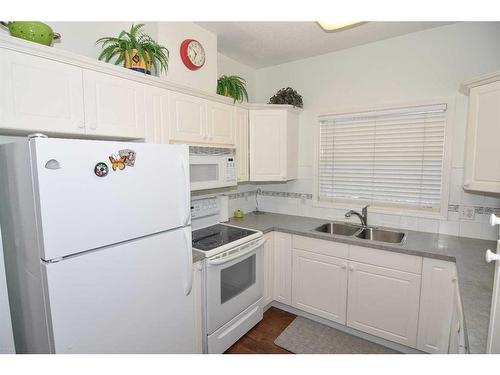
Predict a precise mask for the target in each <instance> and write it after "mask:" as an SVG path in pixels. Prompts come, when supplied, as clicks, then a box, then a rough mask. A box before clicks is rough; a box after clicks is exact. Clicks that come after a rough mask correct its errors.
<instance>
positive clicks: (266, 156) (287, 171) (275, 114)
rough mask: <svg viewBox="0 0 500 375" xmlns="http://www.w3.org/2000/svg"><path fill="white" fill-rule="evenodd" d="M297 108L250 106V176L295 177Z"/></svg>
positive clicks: (263, 178) (262, 178)
mask: <svg viewBox="0 0 500 375" xmlns="http://www.w3.org/2000/svg"><path fill="white" fill-rule="evenodd" d="M299 113H300V112H299V111H298V110H294V109H291V108H282V109H250V180H251V181H287V180H292V179H295V178H297V170H298V132H299Z"/></svg>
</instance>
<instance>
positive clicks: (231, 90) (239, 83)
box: [217, 75, 248, 103]
mask: <svg viewBox="0 0 500 375" xmlns="http://www.w3.org/2000/svg"><path fill="white" fill-rule="evenodd" d="M246 84H247V81H245V79H243V78H241V77H238V76H226V75H223V76H220V77H219V79H218V80H217V94H219V95H224V96H229V97H231V98H233V100H234V101H233V103H236V101H238V102H242V101H243V99H245V100H246V101H247V102H248V93H247V89H246V87H245V86H246Z"/></svg>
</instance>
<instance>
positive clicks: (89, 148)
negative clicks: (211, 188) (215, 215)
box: [30, 138, 190, 260]
mask: <svg viewBox="0 0 500 375" xmlns="http://www.w3.org/2000/svg"><path fill="white" fill-rule="evenodd" d="M127 149H128V150H133V151H135V164H134V166H125V168H124V169H122V170H120V169H119V166H118V165H117V168H116V170H113V168H112V163H111V162H110V160H109V157H110V156H111V155H115V156H116V157H117V158H118V155H119V151H120V150H127ZM30 150H31V153H32V154H33V157H32V163H33V178H34V184H35V192H36V191H38V195H37V194H36V193H35V197H36V198H37V199H38V202H37V203H38V205H39V217H40V223H39V230H40V232H41V234H42V236H41V238H42V242H43V243H42V258H43V259H45V260H48V259H55V258H59V257H63V256H66V255H70V254H75V253H78V252H82V251H85V250H90V249H95V248H98V247H101V246H106V245H110V244H114V243H118V242H121V241H126V240H129V239H133V238H138V237H141V236H146V235H149V234H152V233H158V232H161V231H164V230H169V229H172V228H178V227H182V226H185V225H189V221H190V202H189V201H190V188H189V169H188V168H189V164H188V162H189V159H188V158H189V154H188V149H187V146H183V145H156V144H144V143H122V142H104V141H90V140H69V139H43V138H39V139H33V140H31V141H30ZM99 162H103V163H105V164H106V165H107V166H108V168H109V172H108V174H107V175H106V176H104V177H98V176H97V175H96V173H95V172H94V168H95V166H96V164H97V163H99Z"/></svg>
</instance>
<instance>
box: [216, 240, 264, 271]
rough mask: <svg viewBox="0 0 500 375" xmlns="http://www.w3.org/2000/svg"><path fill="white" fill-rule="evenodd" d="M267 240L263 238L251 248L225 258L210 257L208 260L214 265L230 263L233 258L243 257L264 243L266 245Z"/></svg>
mask: <svg viewBox="0 0 500 375" xmlns="http://www.w3.org/2000/svg"><path fill="white" fill-rule="evenodd" d="M266 240H267V238H262V239H261V240H259V241H258V242H257V243H256V244H255V245H254V246H251V247H250V248H248V249H245V250H241V251H240V252H238V253H236V254H234V255H232V256H230V257H224V258H218V259H209V260H208V264H210V265H212V266H217V265H220V264H224V263H229V262H231V261H232V260H235V259H238V258H241V257H243V256H245V255H247V254H249V253H251V252H252V251H254V250H255V249H257V248H259V247H261V246H262V245H264V243H265V242H266Z"/></svg>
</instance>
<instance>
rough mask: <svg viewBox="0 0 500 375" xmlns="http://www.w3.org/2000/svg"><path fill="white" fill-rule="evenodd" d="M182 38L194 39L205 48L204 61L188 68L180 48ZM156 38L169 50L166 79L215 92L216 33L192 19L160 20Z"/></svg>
mask: <svg viewBox="0 0 500 375" xmlns="http://www.w3.org/2000/svg"><path fill="white" fill-rule="evenodd" d="M185 39H196V40H197V41H199V42H200V43H201V44H202V45H203V48H204V49H205V56H206V60H205V65H204V66H203V67H202V68H200V69H198V70H196V71H191V70H189V69H188V68H186V67H185V66H184V64H183V63H182V60H181V57H180V54H179V48H180V45H181V43H182V41H184V40H185ZM158 42H159V43H160V44H163V45H165V46H167V47H168V49H169V50H170V62H169V68H168V74H167V76H166V77H165V79H166V80H168V81H171V82H174V83H178V84H181V85H185V86H189V87H192V88H196V89H199V90H203V91H207V92H210V93H215V90H216V88H217V35H215V34H213V33H211V32H210V31H207V30H205V29H203V28H202V27H200V26H198V25H196V24H194V23H192V22H159V23H158Z"/></svg>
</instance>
